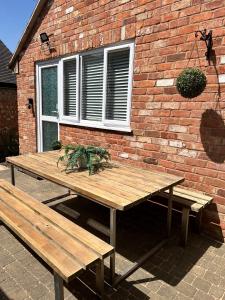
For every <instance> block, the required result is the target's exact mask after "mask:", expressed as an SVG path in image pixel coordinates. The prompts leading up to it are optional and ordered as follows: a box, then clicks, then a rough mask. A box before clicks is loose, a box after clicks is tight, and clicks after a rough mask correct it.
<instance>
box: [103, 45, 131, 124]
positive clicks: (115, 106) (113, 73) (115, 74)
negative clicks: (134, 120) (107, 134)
mask: <svg viewBox="0 0 225 300" xmlns="http://www.w3.org/2000/svg"><path fill="white" fill-rule="evenodd" d="M107 61H108V63H107V66H108V67H107V84H106V89H107V90H106V114H105V116H106V120H112V121H122V122H123V121H126V120H127V103H128V85H129V61H130V49H122V50H119V51H112V52H108V60H107Z"/></svg>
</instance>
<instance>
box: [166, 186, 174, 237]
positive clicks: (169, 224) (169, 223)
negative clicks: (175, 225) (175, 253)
mask: <svg viewBox="0 0 225 300" xmlns="http://www.w3.org/2000/svg"><path fill="white" fill-rule="evenodd" d="M172 210H173V187H171V188H170V192H169V198H168V214H167V235H168V237H170V235H171V227H172Z"/></svg>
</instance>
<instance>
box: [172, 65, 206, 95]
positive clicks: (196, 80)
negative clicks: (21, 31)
mask: <svg viewBox="0 0 225 300" xmlns="http://www.w3.org/2000/svg"><path fill="white" fill-rule="evenodd" d="M206 84H207V79H206V76H205V74H204V73H203V72H202V71H201V70H200V69H198V68H187V69H184V70H183V71H182V72H181V73H180V75H179V76H178V78H177V83H176V86H177V90H178V92H179V93H180V94H181V96H183V97H184V98H190V99H191V98H195V97H197V96H199V95H200V94H201V93H202V92H203V91H204V89H205V87H206Z"/></svg>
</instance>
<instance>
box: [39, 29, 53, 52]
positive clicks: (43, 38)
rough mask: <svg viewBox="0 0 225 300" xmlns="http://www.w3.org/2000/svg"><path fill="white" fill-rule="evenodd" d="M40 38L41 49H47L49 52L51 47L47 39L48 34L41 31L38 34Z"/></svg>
mask: <svg viewBox="0 0 225 300" xmlns="http://www.w3.org/2000/svg"><path fill="white" fill-rule="evenodd" d="M40 40H41V48H42V49H43V50H45V49H46V47H47V49H48V51H49V52H51V47H50V41H49V36H48V35H47V33H46V32H42V33H41V34H40Z"/></svg>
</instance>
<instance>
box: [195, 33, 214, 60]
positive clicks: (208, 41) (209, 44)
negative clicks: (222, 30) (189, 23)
mask: <svg viewBox="0 0 225 300" xmlns="http://www.w3.org/2000/svg"><path fill="white" fill-rule="evenodd" d="M198 33H200V34H201V37H200V40H201V41H205V44H206V48H207V51H206V53H205V56H206V59H207V60H208V61H209V62H210V56H211V53H212V46H213V39H212V30H209V32H208V34H207V30H206V29H204V30H202V31H201V30H198V31H195V37H198Z"/></svg>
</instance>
